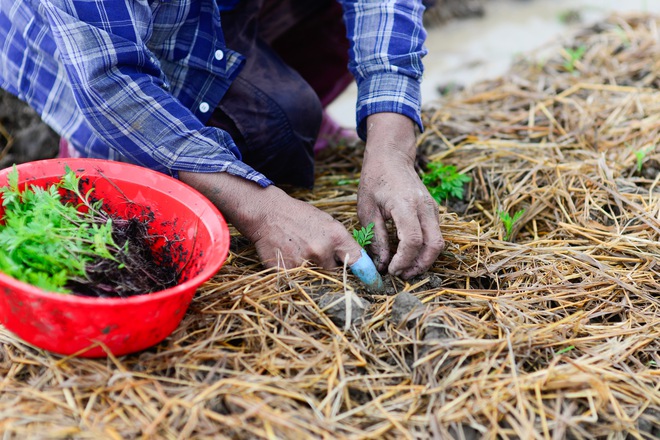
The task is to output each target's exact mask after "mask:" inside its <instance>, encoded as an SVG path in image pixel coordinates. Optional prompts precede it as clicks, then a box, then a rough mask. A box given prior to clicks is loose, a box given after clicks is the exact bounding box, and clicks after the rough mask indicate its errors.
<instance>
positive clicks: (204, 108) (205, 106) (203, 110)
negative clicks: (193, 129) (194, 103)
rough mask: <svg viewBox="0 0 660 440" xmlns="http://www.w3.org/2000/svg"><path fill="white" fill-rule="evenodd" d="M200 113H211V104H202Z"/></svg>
mask: <svg viewBox="0 0 660 440" xmlns="http://www.w3.org/2000/svg"><path fill="white" fill-rule="evenodd" d="M199 111H200V112H202V113H206V112H207V111H209V104H208V102H202V103H201V104H200V105H199Z"/></svg>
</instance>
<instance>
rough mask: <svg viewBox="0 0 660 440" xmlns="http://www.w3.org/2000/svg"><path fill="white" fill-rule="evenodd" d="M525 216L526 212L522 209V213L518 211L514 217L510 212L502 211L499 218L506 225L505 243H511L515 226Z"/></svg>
mask: <svg viewBox="0 0 660 440" xmlns="http://www.w3.org/2000/svg"><path fill="white" fill-rule="evenodd" d="M524 214H525V210H524V209H521V210H520V211H517V212H516V213H515V214H514V215H513V217H511V215H510V214H509V213H508V212H505V211H500V213H499V216H500V220H502V223H503V224H504V229H505V230H506V235H505V236H504V240H505V241H509V239H510V238H511V233H512V232H513V226H514V225H515V224H516V222H517V221H518V220H520V218H521V217H522V216H523V215H524Z"/></svg>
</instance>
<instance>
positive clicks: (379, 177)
mask: <svg viewBox="0 0 660 440" xmlns="http://www.w3.org/2000/svg"><path fill="white" fill-rule="evenodd" d="M415 152H416V139H415V126H414V123H413V122H412V121H411V120H410V119H409V118H407V117H406V116H403V115H399V114H396V113H376V114H373V115H371V116H369V117H368V118H367V146H366V150H365V155H364V161H363V165H362V174H361V177H360V186H359V188H358V217H359V219H360V222H361V223H362V224H364V225H366V224H369V223H370V222H373V223H374V239H373V241H372V244H371V250H372V251H373V253H374V257H375V261H376V264H377V266H378V269H379V270H380V271H384V270H385V268H387V270H388V272H389V273H390V274H392V275H395V276H400V277H402V278H404V279H407V278H410V277H412V276H414V275H419V274H421V273H423V272H425V271H427V270H428V269H429V268H430V267H431V265H432V264H433V262H434V261H435V260H436V258H437V257H438V255H439V254H440V252H441V251H442V249H443V248H444V240H443V239H442V234H441V233H440V224H439V220H438V205H437V203H436V202H435V200H434V199H433V197H431V195H430V194H429V192H428V190H427V189H426V187H425V186H424V184H423V183H422V182H421V180H420V178H419V176H418V175H417V173H416V172H415V168H414V161H415ZM388 220H392V221H393V222H394V225H395V226H396V229H397V237H398V239H399V244H398V248H397V251H396V254H395V255H394V256H393V257H391V252H390V246H389V240H388V233H387V226H386V222H387V221H388ZM390 257H391V259H390Z"/></svg>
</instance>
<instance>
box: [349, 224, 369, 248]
mask: <svg viewBox="0 0 660 440" xmlns="http://www.w3.org/2000/svg"><path fill="white" fill-rule="evenodd" d="M353 238H354V239H355V241H357V243H358V244H359V245H360V246H361V247H365V246H368V245H370V244H371V240H372V239H373V238H374V223H373V222H371V223H369V224H368V225H367V226H366V227H364V226H363V227H361V228H360V229H353Z"/></svg>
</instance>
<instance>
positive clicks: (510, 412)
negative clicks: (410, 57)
mask: <svg viewBox="0 0 660 440" xmlns="http://www.w3.org/2000/svg"><path fill="white" fill-rule="evenodd" d="M658 23H659V20H658V19H657V18H655V17H649V16H637V17H629V18H625V19H624V18H621V17H612V18H611V19H609V20H608V21H606V22H603V23H600V24H598V25H597V26H593V27H591V28H589V29H585V30H584V31H583V32H581V33H580V34H579V35H577V36H576V37H575V38H574V39H572V40H571V41H569V42H566V43H565V44H563V45H562V48H563V49H561V50H559V49H557V50H554V51H551V52H550V54H549V55H545V56H539V57H536V58H534V59H526V60H521V61H520V62H518V63H517V64H516V65H515V66H513V68H512V69H511V71H510V72H509V73H508V74H507V75H506V76H504V77H503V78H501V79H498V80H496V81H491V82H484V83H481V84H478V85H477V86H475V87H474V88H473V89H470V90H466V91H463V92H457V93H453V94H450V95H448V96H446V97H445V98H443V99H442V100H441V101H439V102H437V103H435V104H434V106H433V108H429V109H427V110H426V111H425V112H424V119H425V123H426V127H427V128H426V130H425V132H424V134H423V135H421V137H420V166H423V164H424V163H426V162H427V161H429V160H440V161H442V162H443V163H445V164H452V165H455V166H457V167H458V169H459V170H461V171H463V172H466V173H468V174H469V175H470V176H472V181H471V182H470V183H469V185H468V187H467V188H466V197H465V202H464V203H458V202H455V201H454V202H451V201H450V203H448V204H447V206H445V207H442V208H441V210H440V215H441V219H442V232H443V234H444V237H445V239H446V242H447V248H446V251H445V252H444V253H443V254H442V256H441V257H440V258H439V260H438V261H437V263H436V264H435V266H434V267H433V270H432V271H431V272H430V273H428V274H427V275H426V276H424V277H420V278H419V279H416V280H413V281H411V282H409V283H403V282H401V281H399V280H392V279H389V278H388V283H389V284H390V285H392V286H393V287H392V288H393V289H395V290H396V291H408V292H411V293H412V294H413V295H414V296H415V297H416V298H417V299H419V300H420V303H422V304H423V305H421V306H420V305H419V304H418V306H417V307H414V308H413V309H412V310H411V312H410V313H409V314H408V315H407V317H404V318H403V319H399V320H398V321H395V320H393V319H392V306H393V304H394V297H393V296H371V295H369V294H367V293H366V292H363V291H361V290H360V288H359V285H358V284H357V283H356V281H355V279H354V278H353V277H351V276H348V278H347V281H346V282H344V281H343V274H342V273H341V271H338V272H321V271H318V270H314V269H313V268H310V267H306V268H299V269H291V270H280V271H275V270H263V269H262V267H261V266H260V265H259V263H258V260H257V257H256V254H255V251H254V249H253V248H252V247H251V246H250V245H247V244H245V243H244V241H243V240H241V239H240V237H235V238H234V240H233V241H234V243H233V246H232V253H231V255H230V260H229V261H228V263H227V264H226V266H225V267H224V268H223V269H222V270H221V271H220V273H219V274H218V275H217V277H215V278H214V279H213V280H212V281H211V282H209V283H207V284H206V285H205V286H204V287H203V288H202V289H201V290H200V292H199V294H198V296H197V297H196V299H195V300H194V302H193V304H192V307H191V309H190V311H189V313H188V314H187V316H186V317H185V319H184V321H183V323H182V324H181V326H180V327H179V328H178V329H177V330H176V331H175V332H174V334H173V335H172V336H171V337H170V338H168V339H167V340H166V341H165V342H164V343H162V344H160V345H159V346H157V347H154V348H153V349H150V350H147V351H146V352H143V353H140V354H136V355H131V356H125V357H122V358H114V357H112V356H110V357H109V358H108V359H105V360H83V359H77V358H62V357H58V356H54V355H50V354H48V353H44V352H42V351H40V350H37V349H35V348H33V347H29V346H27V345H26V344H25V343H23V342H21V341H20V340H18V339H16V338H15V337H13V336H12V335H10V334H9V333H7V332H6V331H4V330H0V340H1V342H2V345H1V347H2V348H1V349H0V374H1V379H0V427H1V429H2V431H3V432H4V438H16V439H24V438H90V439H99V438H108V439H115V438H117V439H118V438H166V439H169V438H171V439H177V438H180V439H188V438H286V439H306V438H328V439H330V438H332V439H334V438H351V439H358V438H360V439H361V438H374V439H383V438H384V439H388V438H390V439H394V438H396V439H415V438H440V439H448V438H486V439H495V438H502V439H509V438H510V439H513V438H522V439H564V438H574V439H582V438H584V439H628V438H630V439H650V438H658V436H660V422H659V419H660V369H659V368H658V364H660V354H659V352H658V350H659V348H660V342H659V336H660V298H659V296H658V294H659V290H660V288H659V287H658V285H659V281H660V274H659V271H660V266H658V262H657V261H658V260H657V255H658V251H659V249H658V247H659V246H658V240H659V239H660V222H659V221H658V219H659V215H660V189H659V185H658V181H659V180H660V177H659V174H658V170H660V151H658V149H657V148H656V145H657V143H658V137H659V136H660V92H659V91H658V86H659V85H660V35H659V34H658ZM580 47H583V48H584V51H583V54H582V55H580V56H579V57H576V56H575V54H576V53H578V52H579V51H578V49H579V48H580ZM358 157H359V155H357V154H355V152H354V150H353V149H352V148H347V147H339V148H337V149H334V150H332V151H331V152H329V154H326V156H325V157H324V158H320V159H319V164H318V165H319V176H318V180H317V187H316V189H315V190H314V191H312V192H304V193H298V194H297V195H298V196H300V197H303V198H305V199H306V200H308V201H310V203H313V204H314V205H316V206H318V207H319V208H321V209H323V210H325V211H327V212H329V213H331V214H332V215H334V216H335V217H336V218H338V219H339V220H341V221H342V222H344V223H345V224H346V226H347V227H349V228H350V227H353V226H355V225H356V222H357V220H356V214H355V201H356V184H355V182H354V181H351V179H355V178H357V177H359V165H360V162H359V159H357V158H358ZM346 181H348V183H347V182H346ZM520 210H524V214H523V216H522V218H521V219H520V220H519V221H518V222H516V224H515V225H514V227H513V229H512V231H511V232H512V233H511V237H510V238H509V240H508V241H505V240H504V237H505V235H506V231H505V229H504V226H503V224H502V220H501V216H500V213H501V212H508V213H510V214H511V215H513V213H514V212H517V211H520ZM352 290H355V291H356V293H357V294H358V295H359V296H360V297H362V298H363V299H365V300H367V301H368V308H367V310H366V314H365V315H364V316H363V317H362V319H361V320H358V321H356V322H355V323H354V324H353V325H351V326H349V328H348V330H345V329H344V328H343V327H342V326H340V325H336V324H335V323H334V322H333V321H332V320H331V319H330V318H329V316H328V315H326V314H325V313H324V312H323V311H322V310H321V307H319V305H318V301H319V298H320V297H321V296H322V295H327V294H339V295H344V294H346V293H347V292H350V291H352ZM348 296H349V295H346V297H348ZM399 315H401V313H400V312H399Z"/></svg>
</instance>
